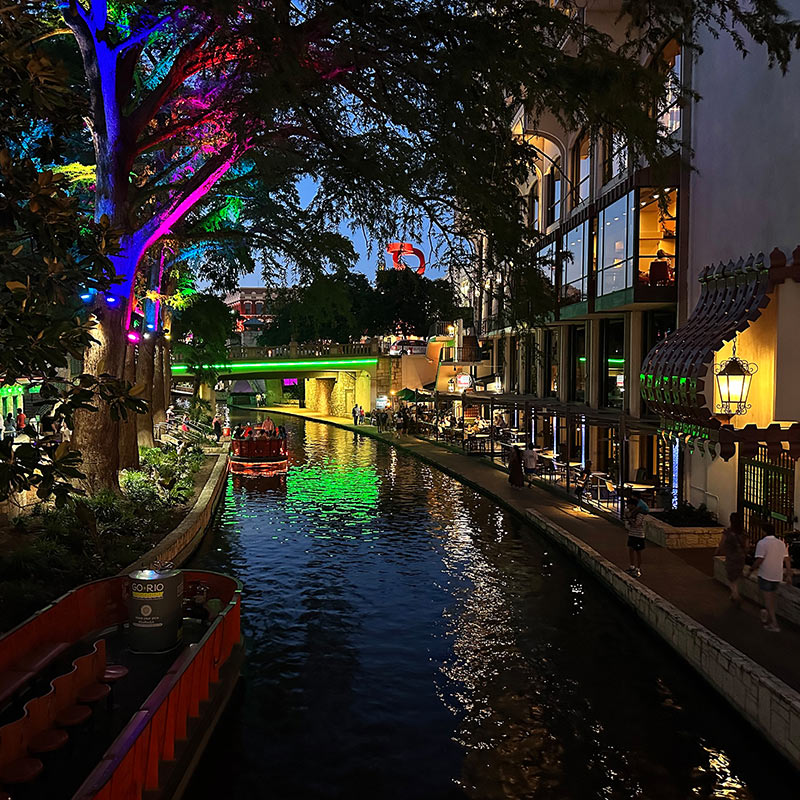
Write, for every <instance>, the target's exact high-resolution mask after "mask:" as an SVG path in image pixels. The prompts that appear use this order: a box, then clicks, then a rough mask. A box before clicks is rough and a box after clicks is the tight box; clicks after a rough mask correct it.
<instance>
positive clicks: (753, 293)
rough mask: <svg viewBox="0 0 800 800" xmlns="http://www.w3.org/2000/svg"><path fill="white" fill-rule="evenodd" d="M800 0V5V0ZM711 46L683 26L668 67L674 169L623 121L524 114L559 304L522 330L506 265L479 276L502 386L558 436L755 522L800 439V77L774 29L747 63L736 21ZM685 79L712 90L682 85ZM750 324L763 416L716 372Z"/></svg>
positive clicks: (755, 393)
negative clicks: (799, 430)
mask: <svg viewBox="0 0 800 800" xmlns="http://www.w3.org/2000/svg"><path fill="white" fill-rule="evenodd" d="M584 5H585V8H584V10H583V13H584V14H585V15H586V21H587V22H588V23H590V24H592V25H594V26H595V27H597V28H599V29H601V30H603V31H605V32H607V33H609V34H610V35H611V36H612V37H615V38H616V39H617V40H618V41H622V40H623V37H624V31H625V26H626V24H627V22H626V20H625V19H624V18H622V19H620V17H619V6H620V3H618V2H617V3H613V2H606V0H598V1H597V2H592V1H591V0H590V1H589V2H587V3H585V4H584ZM787 8H788V10H789V11H790V12H794V14H795V16H797V15H800V2H798V0H793V2H791V3H789V4H787ZM699 44H700V45H701V47H700V48H699V49H698V51H696V52H695V51H692V52H691V53H685V52H682V51H681V48H680V46H679V45H678V44H677V42H675V41H665V42H664V44H663V47H662V48H661V50H660V51H659V52H658V53H656V54H655V55H654V56H653V58H652V62H651V64H650V66H652V68H653V69H661V70H663V71H664V72H665V74H666V75H667V79H668V83H669V84H670V85H672V86H674V90H672V89H671V90H670V91H669V92H668V94H667V97H666V98H665V101H664V103H663V105H662V106H661V107H660V108H659V109H658V110H657V111H656V113H657V114H658V115H659V117H660V120H661V122H662V124H663V126H664V127H665V128H666V129H667V131H668V132H669V135H670V137H671V140H672V143H673V148H674V153H673V155H672V156H671V157H670V158H669V159H667V163H666V165H665V166H664V167H662V168H660V169H659V171H658V173H657V174H656V172H655V171H654V170H652V169H651V168H650V167H649V166H648V165H647V164H646V163H642V162H637V161H635V160H634V159H633V158H632V157H631V155H630V153H629V151H628V148H627V146H626V143H625V140H624V138H622V137H620V136H618V135H617V134H616V133H615V132H614V131H611V130H607V131H604V132H603V134H602V135H600V136H594V137H592V136H590V135H589V134H588V133H587V132H584V131H570V130H565V129H564V128H563V127H561V125H560V124H559V123H558V122H557V121H556V120H555V119H552V118H547V117H543V118H539V119H536V120H533V119H527V118H525V117H524V116H523V115H522V114H520V116H519V117H518V119H517V121H516V123H515V132H516V133H517V134H518V135H519V136H521V137H524V138H525V139H526V141H527V142H529V143H530V144H531V145H532V146H533V147H534V148H535V151H536V153H537V159H536V162H535V163H534V164H533V165H532V168H531V171H530V177H529V180H528V182H527V183H526V184H525V185H523V186H521V187H520V191H521V195H522V198H523V207H524V209H525V214H526V216H527V221H528V224H529V225H530V226H531V227H532V228H533V229H535V231H536V232H538V234H539V235H540V238H539V242H540V243H539V245H538V246H539V252H540V255H541V256H542V257H543V258H544V261H543V263H544V264H545V265H546V266H545V270H546V272H547V274H548V278H549V279H550V281H551V283H552V289H553V291H554V293H555V297H556V299H557V303H556V309H555V312H554V313H553V315H552V318H551V319H550V320H549V321H548V322H547V323H545V324H543V325H540V326H538V327H535V328H531V329H529V330H525V331H524V332H521V331H520V330H519V326H518V325H517V326H515V329H513V330H512V329H511V328H510V327H507V326H506V320H505V318H504V314H503V309H504V305H505V304H506V303H507V302H508V299H509V298H508V292H509V288H508V285H507V281H506V280H505V278H504V276H503V275H502V272H497V273H495V274H489V275H486V276H482V280H481V283H480V285H476V283H475V282H472V284H471V285H470V286H469V287H468V294H469V298H468V299H469V300H470V301H471V302H472V304H473V306H474V307H475V318H476V321H477V322H476V328H477V330H476V333H477V334H478V335H479V337H480V339H481V341H482V343H483V344H485V345H489V346H490V347H491V352H492V363H493V366H492V371H493V372H496V373H497V374H498V376H499V381H498V389H499V391H502V392H505V393H518V394H521V395H525V396H526V397H528V398H532V403H531V409H532V413H531V419H530V426H531V431H530V434H531V438H532V439H533V440H534V441H535V442H536V443H537V444H539V445H540V446H542V447H543V449H549V450H551V451H552V452H554V453H559V454H560V455H561V456H562V460H566V461H569V462H579V463H581V464H582V465H586V464H587V463H588V462H591V466H592V469H593V470H596V471H598V472H603V473H606V474H607V475H608V476H609V477H610V479H611V481H613V482H614V483H615V484H616V485H619V484H621V483H624V482H627V481H637V480H638V481H640V482H649V483H654V484H657V485H658V486H659V489H660V491H659V493H658V495H657V496H658V502H659V504H663V505H665V506H666V505H673V506H674V505H676V504H678V503H679V502H682V501H685V502H690V503H692V504H693V505H695V506H698V505H700V504H705V505H706V506H707V507H708V508H709V509H710V510H711V511H713V512H714V513H716V514H717V515H718V516H719V517H720V519H723V520H725V519H726V518H727V515H728V514H729V513H731V512H732V511H735V510H737V509H738V510H740V511H743V512H745V513H746V516H747V518H748V525H750V526H751V527H752V526H753V525H755V521H756V519H757V518H764V517H766V518H771V519H773V520H774V521H778V522H780V523H781V524H782V525H783V527H784V528H786V527H791V525H792V523H793V520H794V518H795V516H796V513H795V501H794V497H795V496H797V493H796V492H795V486H794V484H795V482H796V478H795V476H796V473H797V470H796V461H795V458H796V456H797V455H800V452H797V453H795V449H794V447H793V445H792V442H793V437H794V433H793V432H792V431H793V430H794V429H793V428H792V425H794V424H797V420H798V419H800V393H798V384H800V378H798V377H797V376H796V374H795V373H796V372H797V370H796V368H795V366H794V364H795V358H794V356H793V355H792V354H791V351H792V349H793V346H794V345H793V339H794V338H795V337H794V335H793V334H792V331H791V322H790V320H791V319H793V318H800V304H799V303H800V285H798V284H796V283H795V279H794V277H793V276H794V274H795V271H800V265H798V266H797V267H793V266H792V265H793V264H796V262H798V261H800V250H799V251H798V252H797V253H796V254H795V257H794V261H792V255H791V254H792V252H793V250H794V248H795V246H796V245H797V244H798V242H800V216H799V215H798V213H797V212H798V202H797V201H796V200H795V199H794V197H793V193H792V190H791V178H790V175H791V166H792V165H793V164H794V163H796V156H795V154H796V153H797V152H798V145H799V144H800V132H798V130H797V127H796V126H793V125H791V124H790V122H789V120H791V119H793V117H794V115H795V113H796V109H797V107H798V104H800V84H798V83H797V81H796V80H793V78H792V74H791V72H790V74H789V75H788V76H783V75H782V74H781V73H780V71H779V70H769V69H768V68H767V64H766V55H765V54H764V52H763V51H762V50H761V49H760V48H758V46H756V45H753V46H752V47H751V48H749V49H750V50H751V54H750V55H749V57H748V58H746V59H744V60H743V59H742V56H741V53H739V52H738V51H737V50H736V48H735V47H734V44H733V43H732V42H731V41H730V40H729V39H728V38H727V37H724V36H723V37H721V38H719V39H715V38H713V37H712V36H711V35H705V36H704V37H703V39H702V40H701V41H700V42H699ZM564 46H565V47H569V46H570V45H569V43H566V44H565V45H564ZM792 69H793V70H794V71H796V70H797V69H798V67H795V66H794V65H793V67H792ZM679 84H683V85H685V86H688V87H690V88H691V89H692V90H693V92H695V93H696V96H697V98H698V99H697V100H695V101H692V102H682V101H681V99H680V95H679V90H678V87H679ZM753 109H765V111H761V112H760V113H758V114H756V113H753V111H752V110H753ZM787 167H789V168H790V171H789V175H787V174H786V168H787ZM478 247H480V244H478ZM776 247H777V248H780V250H782V253H783V255H784V256H786V258H785V259H783V260H782V258H783V256H782V255H781V254H779V253H778V252H777V251H775V252H774V253H773V250H774V248H776ZM759 253H760V254H762V255H761V256H759ZM770 253H772V254H773V255H772V269H771V270H770ZM751 255H752V258H750V257H751ZM785 264H788V266H787V265H785ZM720 265H722V266H720ZM798 274H799V275H800V273H798ZM734 285H736V286H738V287H739V288H738V289H736V291H734V289H733V288H732V287H733V286H734ZM737 292H738V294H737ZM698 304H699V305H698ZM759 304H760V305H759ZM754 306H756V307H760V311H759V313H758V314H755V311H754ZM714 319H716V320H717V322H716V323H715V322H713V321H712V320H714ZM719 320H722V322H720V321H719ZM687 326H688V327H687ZM734 341H735V342H736V343H737V347H738V350H737V353H738V355H739V356H741V357H742V358H744V359H745V360H747V361H750V362H752V363H758V372H757V373H756V374H755V375H754V376H753V378H752V382H751V394H750V405H751V408H750V409H748V410H747V414H744V415H735V414H734V415H728V414H725V415H723V414H721V413H719V406H720V398H719V397H718V396H716V395H717V389H716V383H717V381H716V378H715V369H718V368H719V366H720V364H722V363H723V362H724V360H725V359H726V358H728V357H730V355H731V354H732V349H733V344H734ZM692 347H695V348H696V350H697V352H693V351H692V353H691V355H690V356H687V353H689V351H690V350H691V348H692ZM673 384H674V385H673ZM687 387H691V388H687ZM670 392H671V394H670ZM748 425H749V427H748ZM745 430H746V431H747V432H746V433H744V431H745Z"/></svg>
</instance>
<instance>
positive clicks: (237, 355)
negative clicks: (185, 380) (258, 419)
mask: <svg viewBox="0 0 800 800" xmlns="http://www.w3.org/2000/svg"><path fill="white" fill-rule="evenodd" d="M378 353H379V348H378V342H377V341H373V342H355V343H350V342H346V343H345V344H335V343H332V344H314V343H312V344H300V343H298V342H290V343H289V344H281V345H275V346H274V347H253V346H250V347H248V346H245V347H242V346H241V345H233V346H231V347H229V348H228V358H230V359H231V360H235V359H241V360H245V361H246V360H251V359H265V358H274V359H276V360H280V359H290V358H300V357H303V358H321V357H326V356H369V355H378Z"/></svg>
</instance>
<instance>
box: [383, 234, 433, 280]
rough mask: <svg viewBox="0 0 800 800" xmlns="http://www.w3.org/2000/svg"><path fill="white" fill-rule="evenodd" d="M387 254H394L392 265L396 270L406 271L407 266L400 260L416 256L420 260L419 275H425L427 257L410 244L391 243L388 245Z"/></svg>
mask: <svg viewBox="0 0 800 800" xmlns="http://www.w3.org/2000/svg"><path fill="white" fill-rule="evenodd" d="M386 252H387V253H391V254H392V265H393V266H394V268H395V269H405V268H406V265H405V264H404V263H403V262H402V261H401V260H400V256H416V257H417V258H418V259H419V266H418V267H417V275H424V274H425V256H424V255H423V254H422V250H419V249H418V248H416V247H414V245H412V244H409V243H408V242H389V244H387V245H386Z"/></svg>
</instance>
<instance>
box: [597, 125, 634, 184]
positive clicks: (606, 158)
mask: <svg viewBox="0 0 800 800" xmlns="http://www.w3.org/2000/svg"><path fill="white" fill-rule="evenodd" d="M627 171H628V142H627V141H626V140H625V137H624V136H623V135H622V134H621V133H617V132H616V131H607V132H606V135H605V137H604V139H603V183H608V182H609V181H611V180H613V179H614V178H616V177H617V176H618V175H622V174H623V173H625V172H627Z"/></svg>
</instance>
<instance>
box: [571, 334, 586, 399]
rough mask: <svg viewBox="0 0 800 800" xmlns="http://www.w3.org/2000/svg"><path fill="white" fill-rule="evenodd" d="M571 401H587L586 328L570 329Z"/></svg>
mask: <svg viewBox="0 0 800 800" xmlns="http://www.w3.org/2000/svg"><path fill="white" fill-rule="evenodd" d="M569 359H570V400H577V401H578V402H579V403H583V402H585V401H586V326H585V325H577V326H573V327H571V328H570V329H569Z"/></svg>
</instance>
